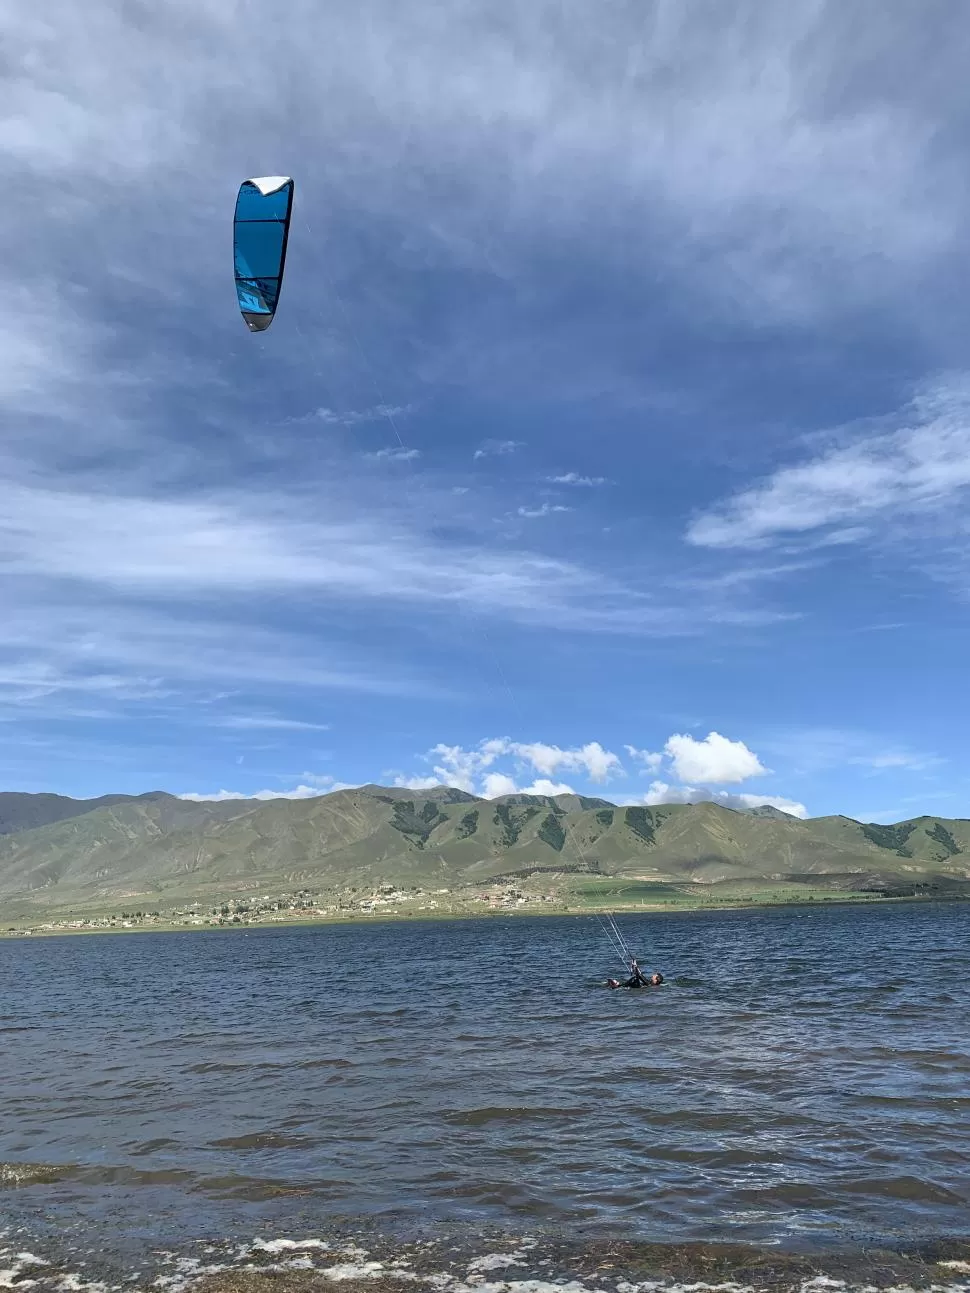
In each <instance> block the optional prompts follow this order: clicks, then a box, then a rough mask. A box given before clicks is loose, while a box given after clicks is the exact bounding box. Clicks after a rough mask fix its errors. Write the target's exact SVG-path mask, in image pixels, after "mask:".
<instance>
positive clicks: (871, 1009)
mask: <svg viewBox="0 0 970 1293" xmlns="http://www.w3.org/2000/svg"><path fill="white" fill-rule="evenodd" d="M618 920H619V924H620V927H621V929H622V930H623V933H624V936H625V938H626V940H627V942H628V943H629V944H630V945H631V946H632V947H633V949H634V950H635V951H638V952H639V953H640V954H641V958H642V961H643V964H644V966H645V968H646V969H648V970H653V969H659V970H661V971H662V972H663V973H664V975H665V976H666V979H667V982H666V983H665V985H664V986H663V987H662V988H660V989H656V990H649V991H642V992H610V991H607V990H606V989H605V988H604V987H603V984H604V983H605V980H606V978H607V976H608V975H610V974H617V973H618V972H619V970H620V966H619V964H618V962H617V959H616V957H615V956H614V954H613V952H612V950H611V947H610V944H609V942H608V940H607V937H606V935H605V933H604V932H603V930H602V928H601V926H600V925H599V924H598V923H597V921H595V920H593V919H590V918H586V917H577V918H563V919H554V918H548V919H536V920H533V919H527V918H521V919H520V918H513V917H510V918H498V917H496V918H494V919H488V920H479V921H466V922H456V923H445V922H441V923H421V924H417V923H406V924H391V923H386V924H380V923H375V924H364V925H354V926H322V927H315V928H302V929H266V930H260V929H254V930H248V931H238V930H233V931H202V932H191V933H184V934H171V935H164V934H141V933H139V934H131V935H116V936H105V937H63V938H52V939H47V940H42V939H40V938H36V937H35V938H33V939H20V940H4V941H0V984H2V998H0V1217H2V1219H3V1226H4V1227H5V1228H6V1229H5V1234H6V1238H5V1239H4V1232H3V1231H0V1258H2V1255H3V1252H6V1253H7V1255H8V1259H9V1260H8V1262H7V1266H6V1269H7V1271H8V1280H7V1282H8V1283H11V1284H12V1285H14V1286H16V1285H17V1284H18V1283H22V1282H24V1281H25V1280H27V1279H28V1278H29V1277H33V1278H35V1279H37V1280H38V1281H39V1282H41V1283H42V1282H43V1280H44V1279H45V1278H52V1276H51V1274H50V1273H51V1272H52V1271H54V1270H55V1269H56V1270H57V1271H58V1272H60V1277H63V1272H64V1271H65V1270H67V1269H68V1267H71V1269H72V1270H73V1268H74V1266H78V1265H79V1264H80V1260H81V1259H80V1256H79V1254H80V1252H81V1251H82V1249H83V1251H85V1252H88V1251H89V1250H90V1253H89V1257H88V1258H86V1259H85V1260H87V1261H88V1263H89V1266H90V1267H91V1269H92V1270H93V1269H94V1268H95V1267H99V1266H100V1268H101V1269H102V1278H104V1279H106V1280H108V1281H109V1284H110V1280H111V1279H116V1280H117V1281H119V1282H120V1281H123V1280H124V1279H130V1278H131V1276H132V1274H135V1275H136V1276H137V1279H142V1278H143V1277H144V1269H147V1267H146V1263H147V1264H148V1265H150V1264H151V1260H152V1258H151V1256H150V1254H151V1253H155V1254H156V1261H162V1262H168V1263H169V1264H170V1265H171V1263H172V1262H175V1263H176V1265H177V1263H178V1262H181V1263H182V1267H179V1268H178V1269H182V1268H183V1267H184V1270H187V1271H189V1272H190V1273H191V1272H192V1271H197V1270H202V1269H204V1267H205V1264H204V1262H203V1261H202V1259H201V1258H199V1257H198V1256H195V1257H190V1256H189V1255H188V1254H189V1253H190V1251H191V1252H193V1253H198V1252H201V1251H209V1252H210V1253H213V1252H217V1251H218V1252H221V1253H223V1255H225V1253H228V1251H229V1247H231V1246H234V1248H233V1251H234V1252H236V1254H237V1256H238V1255H239V1254H246V1253H248V1255H249V1257H251V1256H252V1252H253V1251H254V1250H253V1247H252V1243H253V1238H254V1236H262V1237H263V1239H264V1242H265V1243H269V1242H270V1241H268V1240H266V1239H265V1236H267V1235H272V1236H276V1237H277V1238H276V1240H274V1241H273V1242H275V1243H276V1249H273V1248H272V1244H270V1247H269V1248H264V1249H262V1250H260V1251H263V1252H266V1253H268V1252H270V1251H274V1252H276V1255H277V1257H278V1256H279V1253H280V1252H281V1251H283V1249H287V1243H289V1244H290V1245H292V1243H294V1242H300V1243H305V1244H309V1247H305V1248H303V1249H299V1250H296V1249H292V1247H290V1248H288V1249H287V1251H288V1252H289V1253H290V1257H291V1259H292V1257H293V1253H294V1252H296V1253H297V1254H298V1256H299V1259H300V1261H302V1262H303V1265H304V1266H306V1265H307V1264H309V1265H312V1264H313V1262H314V1260H316V1259H315V1257H314V1254H315V1253H316V1254H320V1253H324V1252H330V1253H333V1252H336V1251H339V1250H340V1247H341V1244H343V1246H344V1247H345V1248H347V1245H350V1247H349V1248H347V1251H351V1250H353V1251H355V1252H356V1253H357V1255H358V1257H360V1254H361V1253H362V1252H363V1248H362V1247H361V1244H362V1242H363V1241H362V1240H361V1239H360V1236H361V1235H363V1234H365V1233H367V1234H371V1235H372V1236H374V1238H373V1243H374V1244H383V1245H384V1248H383V1249H382V1250H381V1251H382V1252H384V1254H385V1255H384V1258H383V1259H382V1261H383V1266H382V1267H381V1269H385V1267H386V1266H387V1262H388V1261H390V1260H391V1259H390V1257H388V1256H387V1252H388V1251H389V1250H388V1249H387V1245H388V1244H389V1243H391V1242H392V1241H393V1242H394V1243H399V1244H406V1243H412V1244H413V1243H417V1242H418V1241H419V1237H424V1238H421V1239H420V1242H433V1243H441V1242H444V1240H443V1239H442V1236H448V1243H450V1244H451V1245H452V1247H451V1248H450V1249H449V1251H451V1252H453V1253H457V1252H459V1251H461V1252H464V1251H465V1250H464V1249H462V1244H463V1243H466V1241H468V1237H469V1236H479V1237H481V1236H484V1235H485V1234H486V1233H490V1234H495V1235H498V1234H502V1235H508V1236H519V1237H520V1238H521V1237H523V1236H524V1237H526V1241H525V1248H522V1247H521V1243H520V1247H519V1249H516V1250H515V1251H518V1252H519V1257H520V1258H521V1261H519V1258H515V1259H510V1260H511V1261H512V1264H513V1265H514V1264H515V1263H516V1262H518V1263H519V1265H521V1266H522V1268H523V1270H524V1269H526V1268H527V1267H528V1266H529V1263H530V1262H532V1263H533V1267H534V1266H535V1262H537V1261H538V1262H539V1264H540V1265H541V1264H543V1263H545V1265H546V1267H548V1266H549V1264H550V1263H551V1262H552V1261H553V1259H552V1258H550V1257H546V1258H543V1259H541V1260H540V1259H538V1258H536V1257H534V1255H533V1257H531V1258H529V1257H528V1254H529V1253H533V1250H534V1249H535V1245H537V1244H538V1245H541V1244H544V1243H547V1242H552V1241H553V1239H555V1242H556V1243H558V1244H560V1245H566V1246H568V1245H574V1246H578V1247H576V1251H580V1250H582V1251H588V1252H593V1251H594V1250H595V1251H601V1248H602V1245H603V1244H604V1243H607V1242H614V1241H616V1242H618V1241H620V1240H624V1241H629V1242H631V1243H641V1244H645V1243H649V1244H660V1245H688V1247H689V1246H690V1245H691V1244H697V1243H706V1244H709V1243H711V1242H713V1241H722V1242H730V1243H734V1244H744V1245H747V1246H748V1250H749V1251H751V1252H754V1251H755V1250H756V1249H758V1250H761V1251H763V1250H765V1248H768V1249H770V1248H772V1247H774V1248H776V1249H778V1250H782V1249H784V1250H790V1249H794V1250H801V1251H806V1250H814V1251H815V1252H816V1253H819V1254H822V1255H823V1256H824V1255H825V1254H826V1253H828V1254H830V1255H831V1254H833V1253H857V1254H858V1253H861V1252H864V1251H866V1250H867V1248H869V1249H872V1248H873V1247H879V1248H880V1249H882V1248H886V1249H900V1247H905V1246H907V1245H909V1246H910V1247H912V1246H913V1245H920V1244H923V1245H930V1246H931V1247H932V1245H934V1244H936V1245H937V1247H939V1245H940V1244H941V1243H943V1244H944V1245H946V1244H950V1245H951V1247H952V1244H953V1243H955V1242H957V1241H958V1240H960V1239H961V1238H967V1237H970V992H968V982H970V907H968V906H966V905H962V904H938V905H936V904H934V905H915V904H914V905H893V906H879V907H873V906H867V907H851V906H843V907H834V908H828V907H827V908H825V909H813V908H811V907H807V908H806V907H803V908H798V909H783V910H778V909H776V910H764V911H757V910H749V911H738V912H717V913H694V914H676V915H675V914H671V915H644V916H642V917H633V916H623V917H619V918H618ZM348 1236H352V1237H353V1238H348ZM429 1236H430V1239H429V1238H427V1237H429ZM389 1237H390V1238H389ZM280 1241H285V1242H283V1243H282V1246H281V1244H280ZM509 1242H512V1241H511V1240H510V1241H509ZM324 1244H327V1245H329V1248H324V1247H323V1246H322V1245H324ZM4 1245H6V1246H5V1247H4ZM199 1245H207V1248H202V1249H200V1248H199ZM220 1245H221V1246H222V1247H219V1246H220ZM314 1245H315V1246H314ZM597 1245H599V1246H600V1247H597ZM193 1246H194V1247H193ZM751 1246H754V1247H753V1248H752V1247H751ZM364 1247H366V1244H365V1245H364ZM24 1251H28V1255H29V1254H30V1253H33V1254H34V1255H35V1256H38V1257H41V1256H43V1257H44V1260H45V1261H47V1262H49V1263H50V1269H49V1270H47V1268H41V1267H40V1266H39V1265H37V1266H34V1267H30V1266H29V1264H27V1265H24V1264H23V1263H22V1262H21V1264H20V1265H19V1266H18V1265H17V1262H16V1261H15V1260H14V1258H15V1257H16V1253H18V1252H20V1253H21V1254H22V1253H23V1252H24ZM402 1251H403V1250H402ZM409 1251H410V1250H409ZM535 1251H538V1249H535ZM560 1251H564V1250H563V1249H561V1250H560ZM631 1251H632V1250H631ZM685 1251H686V1250H685ZM941 1251H942V1250H941ZM954 1251H955V1250H954ZM960 1251H961V1252H962V1251H963V1250H962V1248H961V1250H960ZM45 1253H46V1256H44V1254H45ZM11 1254H12V1255H13V1256H11ZM158 1254H165V1256H164V1257H158V1256H157V1255H158ZM523 1254H525V1255H523ZM968 1255H970V1253H968ZM466 1256H467V1254H466ZM506 1256H509V1254H508V1253H506ZM408 1260H409V1259H408ZM462 1260H464V1258H462ZM469 1260H471V1259H469ZM482 1260H484V1259H482ZM193 1261H194V1262H196V1266H194V1267H193V1266H192V1262H193ZM200 1262H201V1265H200V1264H199V1263H200ZM11 1263H12V1264H11ZM72 1263H73V1266H72ZM112 1263H113V1264H112ZM186 1263H188V1265H186ZM217 1264H225V1263H217ZM365 1264H366V1263H365ZM500 1264H501V1263H500ZM351 1265H352V1263H351ZM3 1268H4V1262H3V1260H0V1284H2V1283H3V1282H4V1281H3V1278H2V1269H3ZM173 1269H174V1268H173ZM483 1269H489V1268H488V1267H487V1265H486V1266H485V1267H484V1268H483ZM11 1270H13V1271H14V1275H13V1276H9V1272H10V1271H11ZM952 1270H953V1271H955V1272H956V1274H954V1275H953V1276H952V1279H957V1278H958V1277H959V1274H960V1273H959V1264H958V1265H957V1266H956V1267H953V1268H952ZM45 1271H47V1274H46V1275H45ZM125 1271H127V1272H128V1274H127V1275H126V1274H124V1272H125ZM104 1272H107V1273H106V1274H105V1273H104ZM351 1273H352V1272H351ZM534 1273H535V1270H534V1269H533V1274H534ZM966 1273H967V1274H970V1266H968V1267H967V1272H966ZM156 1276H157V1271H156V1275H154V1276H153V1278H156ZM73 1278H74V1279H75V1286H76V1287H80V1285H78V1284H77V1280H78V1279H79V1278H80V1275H79V1274H78V1273H77V1272H75V1274H74V1276H73ZM91 1278H92V1279H93V1276H91ZM442 1278H443V1277H442ZM520 1278H521V1277H520ZM473 1282H474V1281H473ZM478 1282H480V1281H478ZM493 1282H494V1281H493ZM456 1287H457V1286H456Z"/></svg>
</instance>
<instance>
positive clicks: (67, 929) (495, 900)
mask: <svg viewBox="0 0 970 1293" xmlns="http://www.w3.org/2000/svg"><path fill="white" fill-rule="evenodd" d="M926 900H936V901H939V900H940V895H938V894H926V895H920V894H919V893H918V892H915V891H914V893H912V894H880V893H875V892H871V891H870V892H860V893H845V892H837V891H813V892H804V891H798V892H796V891H793V890H782V891H775V892H771V891H763V890H762V891H758V890H755V889H753V888H752V892H751V893H749V894H747V895H745V894H742V893H738V894H733V895H730V896H725V897H714V896H713V895H711V896H707V895H696V894H689V895H688V894H684V895H682V896H680V897H679V898H670V897H668V898H663V899H658V900H653V901H649V900H647V899H643V898H636V899H633V900H625V899H624V897H623V893H622V890H621V891H619V892H616V893H613V894H611V895H610V896H609V900H608V901H603V900H599V901H597V900H596V898H595V897H591V896H589V895H582V894H576V893H571V894H562V893H529V892H527V891H525V890H523V889H521V888H519V887H517V886H516V885H513V884H503V885H492V886H490V887H489V888H487V889H481V888H469V889H465V888H459V889H453V888H438V889H431V890H425V889H420V888H406V887H402V886H398V885H392V884H385V885H379V886H378V887H377V888H376V889H375V890H372V891H367V892H365V893H361V892H358V891H357V890H356V889H347V890H341V891H333V892H330V891H327V892H318V891H311V890H309V889H301V890H299V891H298V892H296V893H285V894H279V895H271V894H265V893H264V894H261V895H259V896H252V897H243V896H239V895H235V896H233V897H229V898H225V899H223V900H217V901H212V900H211V899H210V900H208V901H202V900H199V901H195V902H190V903H181V904H179V905H177V906H173V907H171V908H169V909H166V910H163V909H161V908H159V907H154V906H152V907H149V906H148V905H146V906H140V905H139V906H135V905H133V906H132V908H131V909H130V910H129V909H127V908H126V909H124V910H121V911H113V912H112V911H108V912H91V911H88V912H80V911H75V910H68V911H67V912H60V913H58V914H57V915H54V914H50V915H47V916H42V915H41V914H40V913H37V912H34V913H31V914H30V915H27V914H21V915H20V917H19V919H11V918H7V919H3V917H2V915H0V937H7V938H17V937H20V938H23V937H31V936H35V935H39V936H43V935H50V934H78V933H132V932H137V931H147V930H154V931H156V932H170V931H177V930H187V929H239V928H248V927H252V926H272V925H277V926H278V925H311V924H332V923H344V922H347V923H350V922H365V921H368V920H374V919H375V918H379V919H381V920H385V921H386V920H409V919H413V920H455V919H468V918H472V917H487V916H489V915H493V914H496V913H504V914H506V915H509V914H516V915H550V916H554V915H555V916H563V915H584V914H585V915H595V914H596V913H597V912H598V911H602V910H607V909H608V910H610V911H613V912H619V913H627V914H629V913H634V912H640V913H647V912H650V913H658V912H683V911H720V910H725V909H732V908H748V907H776V906H800V905H803V904H807V903H810V904H815V903H827V904H831V903H838V904H844V903H862V902H870V903H871V902H880V903H884V902H899V901H904V902H912V901H926Z"/></svg>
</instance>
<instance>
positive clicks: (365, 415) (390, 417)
mask: <svg viewBox="0 0 970 1293" xmlns="http://www.w3.org/2000/svg"><path fill="white" fill-rule="evenodd" d="M412 411H413V406H412V405H410V404H402V405H394V404H375V405H374V406H373V408H369V409H345V410H343V412H340V411H338V410H337V409H329V408H325V407H324V408H318V409H317V410H316V412H315V413H314V417H316V418H317V419H318V420H319V421H321V422H326V423H327V424H328V425H330V426H344V427H353V426H360V425H361V423H365V422H379V421H381V420H382V419H384V420H387V421H390V422H392V423H393V421H394V419H395V418H401V417H404V416H405V414H407V413H411V412H412ZM389 452H393V451H389ZM415 452H416V451H415Z"/></svg>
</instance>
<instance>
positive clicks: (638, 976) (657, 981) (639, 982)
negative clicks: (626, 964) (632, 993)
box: [610, 957, 664, 988]
mask: <svg viewBox="0 0 970 1293" xmlns="http://www.w3.org/2000/svg"><path fill="white" fill-rule="evenodd" d="M663 981H664V976H663V975H662V974H651V976H650V978H649V979H648V978H647V977H646V975H645V974H644V973H643V971H642V970H641V969H640V964H639V962H638V961H637V958H636V957H633V958H632V960H631V961H630V977H629V978H628V979H627V980H626V982H625V983H620V982H618V980H616V979H610V987H611V988H659V987H660V985H661V983H663Z"/></svg>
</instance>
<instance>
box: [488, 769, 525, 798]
mask: <svg viewBox="0 0 970 1293" xmlns="http://www.w3.org/2000/svg"><path fill="white" fill-rule="evenodd" d="M518 790H519V788H518V786H517V785H516V784H515V778H514V777H510V776H509V775H508V774H507V773H505V772H489V773H488V774H487V775H486V776H485V777H483V779H482V797H483V798H485V799H498V798H499V797H500V796H501V795H514V794H516V793H518Z"/></svg>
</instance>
